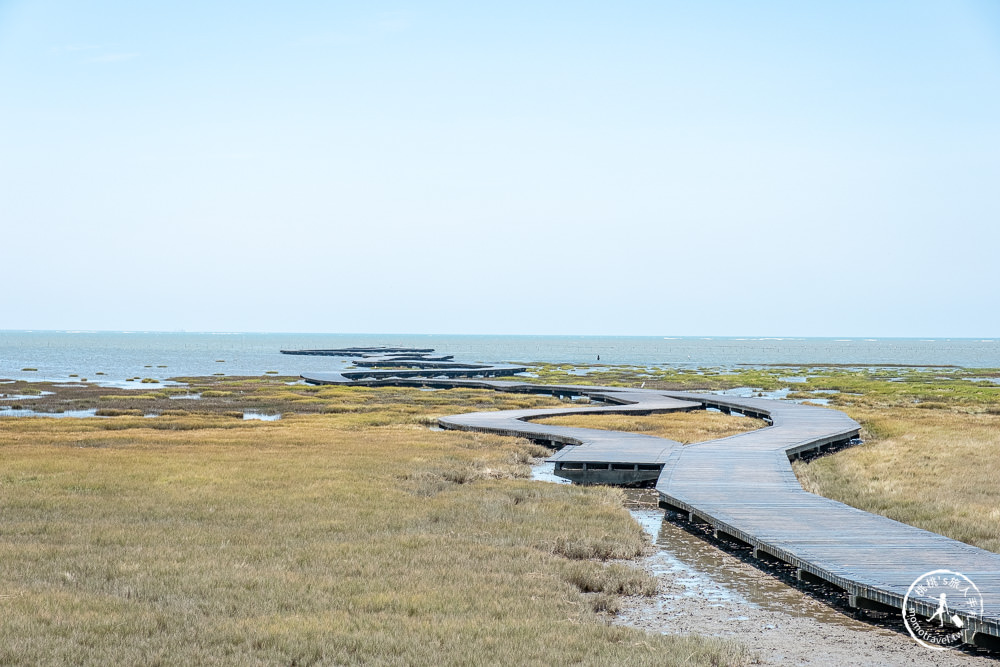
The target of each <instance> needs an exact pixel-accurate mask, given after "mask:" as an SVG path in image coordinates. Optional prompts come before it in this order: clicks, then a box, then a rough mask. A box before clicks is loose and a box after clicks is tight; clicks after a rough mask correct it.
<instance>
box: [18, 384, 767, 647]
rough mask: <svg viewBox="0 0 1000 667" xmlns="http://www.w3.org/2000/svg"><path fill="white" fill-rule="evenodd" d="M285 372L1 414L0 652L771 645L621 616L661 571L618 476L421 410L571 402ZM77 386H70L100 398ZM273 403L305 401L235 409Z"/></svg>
mask: <svg viewBox="0 0 1000 667" xmlns="http://www.w3.org/2000/svg"><path fill="white" fill-rule="evenodd" d="M277 382H278V381H274V382H271V381H268V382H254V383H250V382H243V381H237V380H226V381H217V380H205V379H200V380H197V381H192V383H191V384H192V385H193V386H192V391H194V390H196V389H197V390H204V389H207V390H213V389H215V390H218V391H232V392H233V395H231V396H225V397H219V398H215V399H210V400H204V401H191V402H190V403H191V404H196V405H191V406H188V405H186V406H185V407H186V408H190V410H182V411H174V412H173V413H172V414H163V415H162V416H161V417H159V418H157V419H143V418H141V417H137V416H135V413H132V412H128V413H126V414H123V415H122V416H116V417H112V418H108V419H100V420H98V419H80V420H77V419H62V420H56V419H35V420H23V421H14V420H3V421H2V428H0V456H2V461H3V463H2V466H0V512H2V524H0V525H2V526H3V539H2V540H0V564H2V572H3V576H2V577H0V605H2V606H3V623H0V663H19V664H23V663H30V664H52V663H65V664H102V665H103V664H170V665H173V664H297V665H305V664H318V663H324V664H341V663H350V664H360V663H365V664H373V663H374V664H400V665H401V664H435V665H436V664H469V663H493V664H498V663H517V664H524V663H533V664H553V663H559V664H561V663H571V662H572V663H577V662H578V663H583V664H608V663H625V664H650V665H653V664H655V665H663V664H678V665H680V664H684V665H690V664H719V665H721V664H742V663H746V662H748V661H749V660H750V659H751V656H749V655H748V654H747V653H746V652H745V651H744V650H743V649H741V648H739V647H738V646H734V645H732V644H730V643H727V642H722V641H718V640H714V639H704V638H698V637H662V636H651V635H647V634H645V633H643V632H640V631H637V630H633V629H629V628H624V627H618V626H613V625H610V624H609V623H608V622H607V619H608V617H609V614H612V613H614V612H615V610H616V609H617V608H618V607H619V606H620V604H621V599H622V598H621V596H622V595H642V594H649V593H651V592H652V591H653V590H654V589H655V584H654V582H652V581H651V580H650V579H648V578H647V577H646V576H645V575H643V574H642V573H641V572H640V571H638V570H636V569H635V568H634V567H633V566H632V565H630V564H628V563H625V562H622V561H620V560H614V559H623V558H634V557H635V556H637V555H640V554H642V553H643V552H644V550H645V549H646V548H648V541H647V539H646V538H645V537H644V534H643V532H642V530H641V528H640V527H639V526H638V525H637V524H636V523H635V522H634V521H633V520H632V519H631V517H630V516H629V515H628V513H627V512H626V511H625V510H624V509H623V506H622V496H621V493H620V492H619V491H617V490H614V489H607V488H590V487H568V486H563V485H554V484H542V483H536V482H531V481H529V480H526V479H524V477H525V476H526V475H527V474H528V470H529V469H528V465H527V464H528V463H529V462H530V460H531V457H533V456H535V455H537V454H538V453H540V452H539V449H538V447H537V446H536V445H532V444H531V443H529V442H527V441H524V440H518V439H513V438H502V437H499V436H486V435H477V434H470V433H458V432H451V431H448V432H439V431H431V430H429V429H427V428H426V427H425V426H423V424H425V423H427V420H428V419H430V418H432V417H434V416H435V415H439V414H451V413H455V412H461V411H467V410H478V409H487V408H488V407H494V408H496V409H501V408H503V407H508V406H518V405H528V406H540V405H544V404H546V403H549V402H551V401H552V399H539V398H535V397H524V396H504V395H500V394H494V393H492V392H483V391H472V390H454V392H444V391H442V392H419V391H410V390H398V389H362V388H337V387H332V388H311V387H310V388H306V387H289V388H288V389H289V391H286V390H283V389H280V388H279V387H278V386H277V384H276V383H277ZM60 391H62V390H60ZM70 391H76V389H75V388H74V389H73V390H70ZM79 391H80V393H79V394H73V396H76V397H77V398H76V399H66V398H65V397H63V399H62V400H81V401H95V402H96V401H98V400H99V396H100V391H95V390H93V389H84V388H81V389H80V390H79ZM105 391H106V390H105ZM44 398H51V397H44ZM134 399H135V397H134V396H131V397H129V398H128V399H127V400H126V399H125V398H118V397H115V398H114V399H113V400H108V401H104V402H102V403H108V404H109V405H104V406H102V407H103V408H104V409H108V410H111V409H116V408H117V407H118V406H116V405H114V404H115V403H116V402H118V401H120V402H122V403H123V404H126V403H127V402H128V401H130V400H134ZM153 400H154V402H155V403H156V405H160V404H163V405H168V404H170V403H174V404H175V403H176V402H170V401H169V399H168V398H163V397H160V396H154V399H153ZM147 401H148V399H139V402H141V403H142V405H141V406H140V409H142V410H145V409H146V408H147V407H148V406H147ZM272 404H273V405H281V406H284V407H290V408H293V407H294V408H299V410H298V411H296V410H284V412H285V417H284V418H283V419H282V420H281V421H279V422H244V421H240V420H236V419H232V418H231V417H230V416H229V414H228V413H231V412H234V411H239V410H242V409H259V407H260V406H261V405H272ZM334 407H340V408H343V409H342V410H341V411H336V410H333V409H332V408H334ZM121 409H123V410H128V409H129V408H128V407H122V408H121ZM602 559H604V560H602Z"/></svg>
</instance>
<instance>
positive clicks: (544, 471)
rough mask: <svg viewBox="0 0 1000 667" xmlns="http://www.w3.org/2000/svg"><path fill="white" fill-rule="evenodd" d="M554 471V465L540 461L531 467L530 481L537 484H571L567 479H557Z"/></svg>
mask: <svg viewBox="0 0 1000 667" xmlns="http://www.w3.org/2000/svg"><path fill="white" fill-rule="evenodd" d="M555 470H556V464H555V463H552V462H551V461H541V462H539V463H536V464H535V465H533V466H531V479H533V480H535V481H538V482H552V483H553V484H572V482H570V481H569V480H568V479H563V478H562V477H557V476H556V473H555Z"/></svg>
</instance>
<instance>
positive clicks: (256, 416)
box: [243, 412, 281, 422]
mask: <svg viewBox="0 0 1000 667" xmlns="http://www.w3.org/2000/svg"><path fill="white" fill-rule="evenodd" d="M279 419H281V415H280V414H277V415H265V414H263V413H260V412H244V413H243V420H244V421H250V420H258V421H262V422H276V421H278V420H279Z"/></svg>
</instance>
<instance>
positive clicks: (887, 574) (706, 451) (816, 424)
mask: <svg viewBox="0 0 1000 667" xmlns="http://www.w3.org/2000/svg"><path fill="white" fill-rule="evenodd" d="M469 371H470V372H471V371H477V373H476V374H479V375H485V374H486V373H489V372H491V371H486V373H484V372H483V371H484V369H481V368H480V369H469ZM420 372H421V373H422V375H421V376H419V377H413V376H410V377H400V374H399V372H398V371H392V376H390V375H388V374H386V375H383V374H379V375H378V376H373V375H370V374H369V375H364V376H360V377H358V378H350V377H346V374H332V375H331V374H309V375H303V376H302V377H303V378H304V379H305V380H306V381H308V382H313V383H317V384H329V383H337V384H345V383H346V384H360V385H366V386H384V385H403V386H432V387H439V388H449V387H477V388H485V389H494V390H498V391H509V392H519V393H547V394H553V395H558V396H574V395H579V396H587V397H589V398H591V399H592V400H597V401H603V402H605V403H610V404H612V405H604V406H601V407H590V406H588V407H583V406H581V407H573V408H570V407H567V408H556V409H552V410H512V411H502V412H476V413H471V414H464V415H453V416H450V417H444V418H442V419H441V420H440V425H441V426H442V427H443V428H449V429H462V430H471V431H483V432H489V433H499V434H503V435H512V436H519V437H525V438H530V439H532V440H536V441H541V442H546V443H548V444H552V445H567V446H565V447H564V448H563V449H561V450H560V451H559V452H558V453H556V454H555V455H554V456H553V457H552V458H551V459H550V460H552V461H554V462H555V464H556V474H560V475H562V476H564V477H567V478H570V479H574V481H582V482H602V483H632V482H635V481H642V480H644V479H649V480H652V479H656V480H657V482H656V490H657V492H658V493H659V496H660V505H661V507H663V508H664V509H667V510H670V511H674V512H679V513H681V514H683V515H684V516H685V517H686V518H687V519H688V520H689V521H695V522H699V523H705V524H709V525H710V526H711V527H712V528H713V529H714V531H715V532H716V534H717V535H718V536H719V537H722V538H725V539H730V540H733V541H736V542H739V543H743V544H745V545H748V546H749V547H751V548H752V549H753V552H754V555H755V556H757V557H760V558H764V559H774V560H779V561H782V562H784V563H787V564H789V565H792V566H794V567H795V568H796V572H797V573H798V576H799V578H800V579H803V580H806V581H819V582H824V583H826V584H829V585H831V586H834V587H837V588H839V589H842V590H843V591H846V592H847V594H848V595H849V599H850V602H851V604H852V605H854V606H856V607H859V608H865V609H872V610H876V611H889V612H894V613H900V610H901V609H902V607H903V600H904V597H905V596H906V595H907V592H908V589H909V588H910V586H911V584H912V583H913V582H914V581H915V580H916V579H917V578H918V577H920V576H921V575H923V574H925V573H927V572H930V571H932V570H941V569H943V570H951V571H956V572H960V573H962V574H964V575H965V576H966V577H968V578H969V579H970V580H972V581H973V582H974V583H975V584H976V585H977V586H978V588H979V591H980V592H981V593H982V597H983V614H982V615H976V614H967V613H965V612H960V611H959V616H960V617H961V619H962V621H963V622H964V627H963V629H962V631H961V632H962V637H963V639H964V641H965V642H966V643H969V644H975V645H978V646H983V647H987V648H991V649H994V650H996V649H998V648H1000V555H998V554H995V553H993V552H989V551H985V550H983V549H979V548H976V547H973V546H970V545H967V544H964V543H962V542H958V541H956V540H952V539H950V538H946V537H944V536H941V535H938V534H936V533H931V532H928V531H925V530H921V529H919V528H914V527H913V526H909V525H906V524H903V523H899V522H897V521H893V520H891V519H887V518H885V517H881V516H877V515H874V514H870V513H868V512H864V511H862V510H859V509H855V508H853V507H850V506H848V505H845V504H843V503H839V502H836V501H834V500H829V499H827V498H822V497H820V496H817V495H814V494H811V493H808V492H806V491H805V490H803V489H802V487H801V485H800V484H799V482H798V480H797V479H796V477H795V475H794V473H793V472H792V468H791V464H790V462H789V461H790V459H793V458H795V457H797V456H799V455H800V454H802V453H805V452H809V451H820V450H823V449H825V448H828V447H830V446H835V445H839V444H844V443H846V442H847V441H849V440H851V439H852V438H855V437H857V436H858V434H859V431H860V427H859V425H858V423H857V422H855V421H854V420H852V419H851V418H849V417H848V416H847V415H845V414H844V413H842V412H839V411H837V410H830V409H826V408H820V407H814V406H806V405H799V404H795V403H786V402H781V401H773V400H765V399H756V398H738V397H732V396H721V395H716V394H700V393H690V392H674V391H659V390H638V389H623V388H614V387H592V386H584V385H534V384H527V383H523V382H512V381H503V380H486V379H453V378H446V377H427V376H429V375H431V373H433V374H434V375H439V373H438V371H437V370H436V369H435V370H432V371H420ZM503 372H504V371H502V370H498V371H497V374H501V373H503ZM464 377H466V378H469V377H470V376H469V375H465V376H464ZM692 408H716V409H720V410H722V411H724V412H738V413H742V414H746V415H749V416H755V417H760V418H763V419H765V420H767V421H768V422H769V423H770V426H768V427H766V428H763V429H760V430H757V431H750V432H747V433H742V434H739V435H734V436H730V437H728V438H722V439H718V440H711V441H708V442H703V443H698V444H694V445H688V446H684V447H682V446H680V445H679V444H678V443H676V442H674V441H671V440H665V439H662V438H656V437H654V436H646V435H641V434H635V433H620V432H615V431H602V430H597V429H585V428H570V427H562V426H553V425H543V424H537V423H532V422H531V421H529V420H530V419H533V418H540V417H548V416H555V415H563V414H583V413H594V412H618V413H639V414H643V413H646V414H649V413H653V412H669V411H673V410H689V409H692ZM643 475H645V476H643ZM910 602H911V606H913V605H915V606H916V608H917V610H918V612H919V613H920V614H921V615H923V616H925V617H930V616H931V615H932V614H933V613H934V611H935V609H936V608H937V606H938V600H937V599H936V598H933V597H930V594H929V593H928V595H927V596H926V597H924V598H920V597H919V596H917V597H916V598H914V597H913V596H911V598H910ZM953 611H958V610H953Z"/></svg>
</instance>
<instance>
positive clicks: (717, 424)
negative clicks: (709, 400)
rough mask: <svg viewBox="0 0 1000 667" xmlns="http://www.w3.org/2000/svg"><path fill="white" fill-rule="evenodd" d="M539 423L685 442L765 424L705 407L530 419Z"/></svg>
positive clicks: (726, 434)
mask: <svg viewBox="0 0 1000 667" xmlns="http://www.w3.org/2000/svg"><path fill="white" fill-rule="evenodd" d="M533 421H534V422H535V423H538V424H553V425H558V426H581V427H584V428H596V429H602V430H608V431H629V432H637V433H645V434H647V435H655V436H659V437H661V438H669V439H671V440H676V441H677V442H680V443H683V444H685V445H687V444H690V443H692V442H703V441H705V440H714V439H716V438H725V437H727V436H730V435H736V434H737V433H745V432H746V431H753V430H755V429H758V428H764V427H765V426H767V422H765V421H764V420H763V419H752V418H750V417H734V416H729V415H724V414H722V413H719V412H708V411H707V410H692V411H690V412H668V413H665V414H653V415H642V416H637V415H611V414H590V415H588V414H578V415H562V416H559V417H549V418H547V419H535V420H533Z"/></svg>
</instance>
